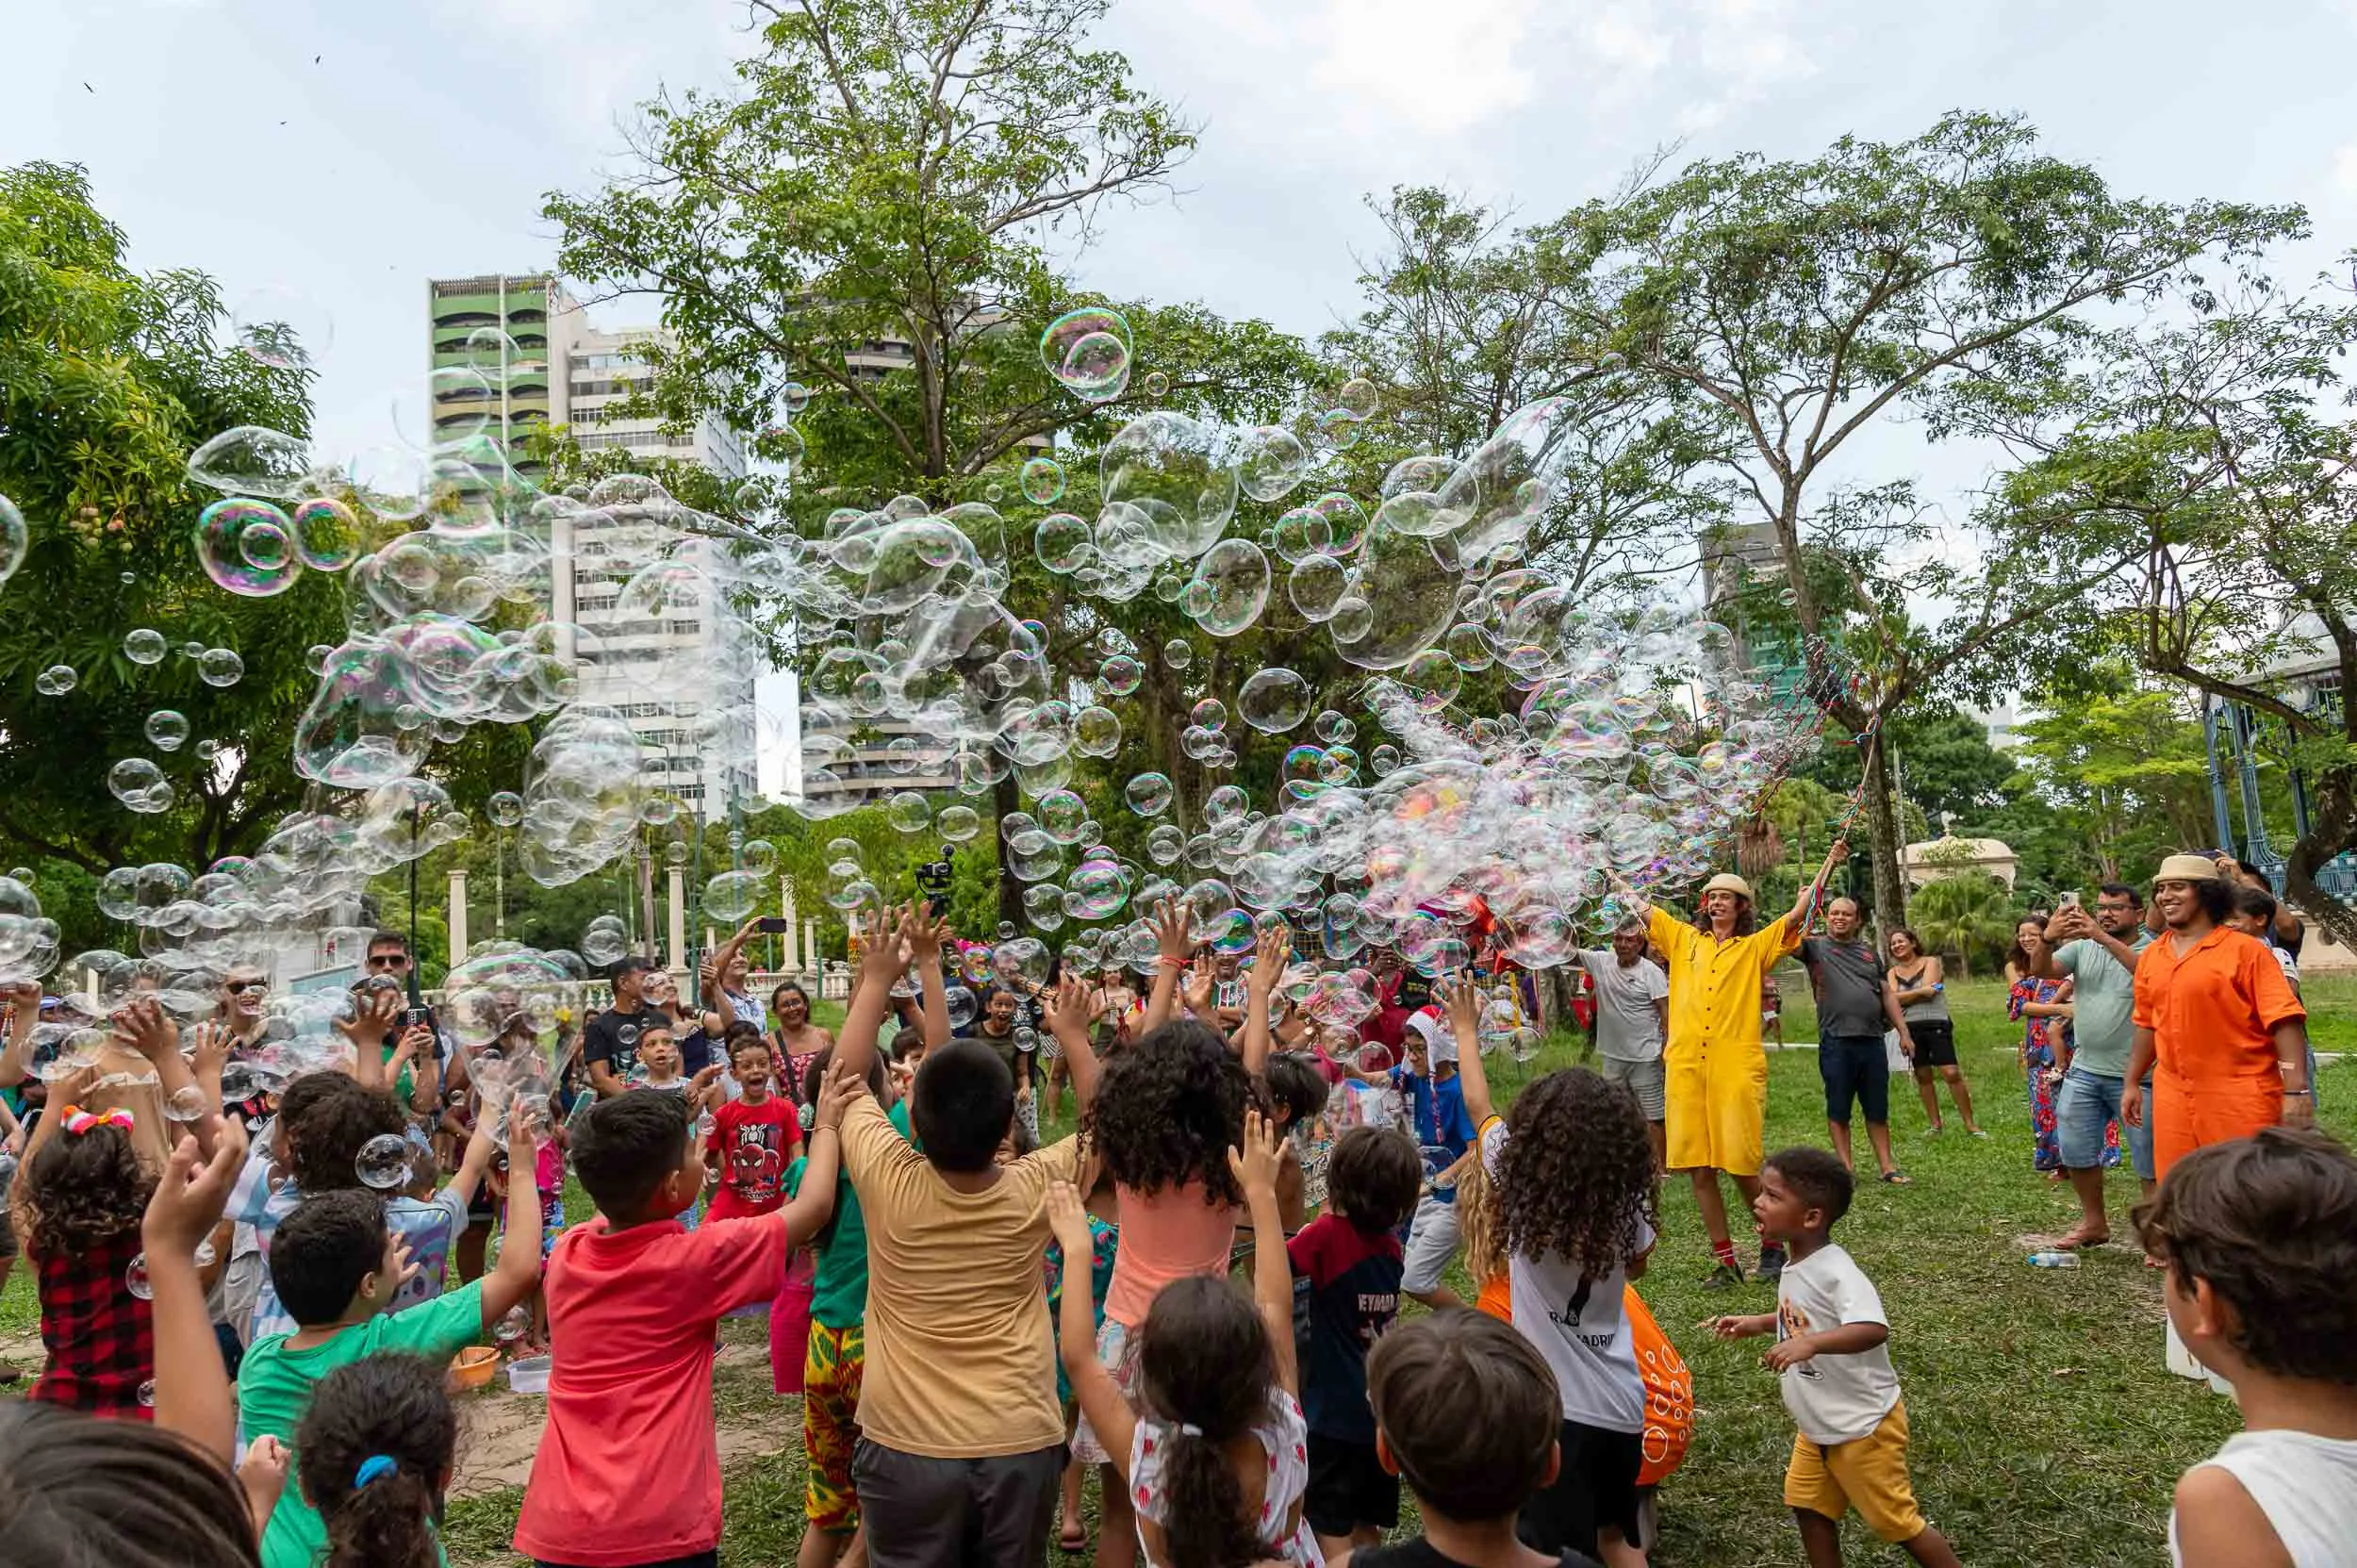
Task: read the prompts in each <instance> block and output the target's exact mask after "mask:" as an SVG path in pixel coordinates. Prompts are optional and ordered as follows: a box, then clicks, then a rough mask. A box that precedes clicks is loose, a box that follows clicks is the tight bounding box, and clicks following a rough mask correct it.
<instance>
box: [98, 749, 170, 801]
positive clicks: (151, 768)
mask: <svg viewBox="0 0 2357 1568" xmlns="http://www.w3.org/2000/svg"><path fill="white" fill-rule="evenodd" d="M107 789H108V790H109V791H110V792H111V793H112V794H113V796H114V798H115V799H116V800H118V801H122V802H123V803H124V805H126V806H129V807H130V808H131V809H132V810H133V811H137V812H147V811H151V810H160V809H162V808H161V807H151V805H150V804H149V802H150V801H153V800H154V799H155V796H156V792H157V791H158V790H161V791H162V792H163V794H164V798H165V804H167V805H168V804H170V803H171V795H172V786H171V785H170V784H166V783H165V782H164V770H163V769H162V768H160V767H157V766H156V765H155V764H154V763H153V762H151V761H149V760H148V759H147V758H145V757H124V759H123V760H122V761H121V762H118V763H116V764H115V765H114V766H113V767H110V768H108V769H107Z"/></svg>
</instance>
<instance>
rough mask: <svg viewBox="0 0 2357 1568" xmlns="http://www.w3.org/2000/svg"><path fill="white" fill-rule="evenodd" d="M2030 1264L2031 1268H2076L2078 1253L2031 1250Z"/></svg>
mask: <svg viewBox="0 0 2357 1568" xmlns="http://www.w3.org/2000/svg"><path fill="white" fill-rule="evenodd" d="M2030 1266H2031V1267H2032V1268H2077V1267H2078V1266H2079V1255H2078V1254H2077V1253H2076V1252H2033V1253H2031V1254H2030Z"/></svg>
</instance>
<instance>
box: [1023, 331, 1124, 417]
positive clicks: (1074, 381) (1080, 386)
mask: <svg viewBox="0 0 2357 1568" xmlns="http://www.w3.org/2000/svg"><path fill="white" fill-rule="evenodd" d="M1129 345H1130V337H1129V322H1127V321H1126V320H1124V319H1123V318H1122V316H1121V313H1120V312H1119V311H1115V310H1102V309H1096V308H1094V307H1092V308H1087V309H1081V310H1072V311H1067V312H1065V313H1064V314H1063V315H1062V316H1059V317H1057V318H1056V319H1055V320H1054V321H1053V322H1049V323H1048V325H1047V331H1045V332H1043V333H1041V334H1040V338H1039V357H1040V363H1042V364H1043V365H1046V366H1047V373H1048V374H1050V375H1052V376H1054V377H1055V378H1056V380H1057V381H1058V382H1059V383H1061V384H1062V385H1063V388H1064V390H1066V391H1068V392H1070V393H1072V394H1073V395H1074V396H1075V397H1078V398H1080V399H1082V400H1084V401H1086V402H1089V403H1110V402H1111V401H1113V399H1114V398H1117V397H1119V396H1120V395H1121V394H1122V393H1123V392H1125V391H1127V390H1128V389H1129V354H1130V348H1129Z"/></svg>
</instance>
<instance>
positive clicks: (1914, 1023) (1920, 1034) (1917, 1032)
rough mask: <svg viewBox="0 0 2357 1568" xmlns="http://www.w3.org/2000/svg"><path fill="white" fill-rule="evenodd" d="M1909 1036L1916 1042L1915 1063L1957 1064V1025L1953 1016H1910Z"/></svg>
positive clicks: (1928, 1065) (1924, 1065)
mask: <svg viewBox="0 0 2357 1568" xmlns="http://www.w3.org/2000/svg"><path fill="white" fill-rule="evenodd" d="M1907 1037H1908V1038H1909V1039H1911V1040H1913V1041H1914V1042H1915V1065H1916V1066H1917V1067H1918V1068H1919V1069H1920V1068H1923V1067H1953V1066H1954V1065H1956V1026H1955V1021H1954V1020H1953V1019H1951V1018H1910V1019H1908V1020H1907Z"/></svg>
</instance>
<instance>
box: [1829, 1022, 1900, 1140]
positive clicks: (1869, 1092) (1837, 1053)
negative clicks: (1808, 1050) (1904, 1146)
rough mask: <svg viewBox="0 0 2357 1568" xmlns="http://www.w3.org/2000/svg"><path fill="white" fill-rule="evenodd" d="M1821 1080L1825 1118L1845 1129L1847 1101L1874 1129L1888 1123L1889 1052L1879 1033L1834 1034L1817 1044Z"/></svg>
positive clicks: (1848, 1106) (1847, 1117)
mask: <svg viewBox="0 0 2357 1568" xmlns="http://www.w3.org/2000/svg"><path fill="white" fill-rule="evenodd" d="M1817 1070H1818V1072H1819V1073H1821V1074H1822V1075H1823V1077H1824V1080H1825V1119H1826V1120H1827V1121H1830V1122H1838V1123H1839V1124H1841V1125H1842V1126H1844V1127H1847V1126H1848V1125H1849V1122H1850V1102H1851V1101H1852V1100H1855V1101H1856V1102H1857V1108H1858V1109H1859V1110H1861V1111H1863V1112H1865V1113H1866V1119H1867V1120H1868V1121H1870V1122H1871V1123H1873V1124H1874V1125H1875V1126H1876V1127H1884V1126H1887V1125H1888V1124H1889V1121H1890V1053H1889V1051H1888V1050H1887V1049H1886V1048H1884V1046H1883V1037H1882V1036H1881V1035H1879V1034H1837V1035H1834V1036H1833V1037H1832V1038H1831V1039H1827V1040H1820V1041H1819V1042H1818V1043H1817Z"/></svg>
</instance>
